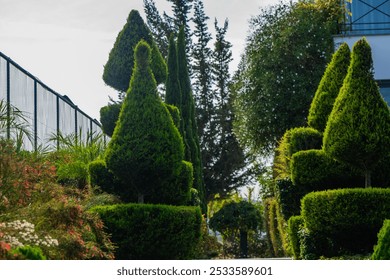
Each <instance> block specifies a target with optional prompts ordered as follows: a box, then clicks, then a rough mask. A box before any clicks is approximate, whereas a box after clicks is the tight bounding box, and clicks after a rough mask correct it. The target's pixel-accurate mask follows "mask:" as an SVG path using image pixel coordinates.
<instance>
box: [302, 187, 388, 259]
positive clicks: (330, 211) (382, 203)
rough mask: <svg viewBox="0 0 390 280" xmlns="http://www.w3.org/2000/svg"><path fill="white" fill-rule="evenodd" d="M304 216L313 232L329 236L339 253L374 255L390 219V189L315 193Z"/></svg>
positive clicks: (306, 200) (307, 199) (308, 199)
mask: <svg viewBox="0 0 390 280" xmlns="http://www.w3.org/2000/svg"><path fill="white" fill-rule="evenodd" d="M301 214H302V217H303V218H304V220H305V226H306V227H307V229H308V230H309V231H310V232H313V233H315V234H317V233H318V234H322V235H326V236H328V237H329V238H330V239H331V240H332V242H333V245H334V247H335V248H339V249H338V252H335V253H340V252H343V251H345V252H350V253H365V252H370V251H371V250H372V248H373V246H374V244H375V242H376V239H377V237H376V235H377V233H378V231H379V229H380V228H381V226H382V224H383V221H384V220H385V219H388V218H389V217H390V189H374V188H365V189H341V190H329V191H322V192H313V193H310V194H308V195H306V196H305V197H304V198H303V199H302V212H301ZM319 253H320V255H322V252H319Z"/></svg>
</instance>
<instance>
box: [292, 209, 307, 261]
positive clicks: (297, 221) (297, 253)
mask: <svg viewBox="0 0 390 280" xmlns="http://www.w3.org/2000/svg"><path fill="white" fill-rule="evenodd" d="M303 222H304V221H303V218H302V217H301V216H292V217H290V219H289V220H288V235H289V239H290V246H291V248H292V253H293V255H294V258H295V259H296V260H299V259H300V258H301V249H300V241H299V231H301V230H302V227H303Z"/></svg>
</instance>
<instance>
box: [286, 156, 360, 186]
mask: <svg viewBox="0 0 390 280" xmlns="http://www.w3.org/2000/svg"><path fill="white" fill-rule="evenodd" d="M291 179H292V181H293V183H294V184H295V185H298V186H304V187H305V188H306V189H307V192H306V193H309V192H311V191H321V190H325V189H336V188H338V189H340V188H347V187H350V186H356V187H363V186H364V178H363V177H362V176H361V175H358V173H357V172H354V171H353V170H351V168H349V167H348V166H346V165H344V164H342V163H339V162H337V161H335V160H333V159H331V158H330V157H328V156H327V155H326V154H325V152H324V151H323V150H308V151H300V152H298V153H295V154H294V155H293V156H292V159H291Z"/></svg>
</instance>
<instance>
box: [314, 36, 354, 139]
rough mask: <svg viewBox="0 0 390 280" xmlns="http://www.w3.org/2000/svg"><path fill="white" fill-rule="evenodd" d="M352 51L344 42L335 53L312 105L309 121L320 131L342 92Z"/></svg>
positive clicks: (322, 129) (323, 128)
mask: <svg viewBox="0 0 390 280" xmlns="http://www.w3.org/2000/svg"><path fill="white" fill-rule="evenodd" d="M350 57H351V51H350V50H349V47H348V44H347V43H344V44H342V45H341V46H340V48H339V49H338V50H337V51H336V52H335V53H334V54H333V57H332V60H331V62H330V63H329V65H328V66H327V68H326V70H325V73H324V75H323V76H322V79H321V82H320V84H319V86H318V89H317V91H316V93H315V95H314V98H313V101H312V103H311V106H310V110H309V116H308V123H309V126H311V127H313V128H315V129H317V130H318V131H321V132H323V131H325V127H326V123H327V121H328V118H329V115H330V113H331V112H332V108H333V104H334V101H335V100H336V97H337V96H338V94H339V92H340V88H341V87H342V85H343V81H344V78H345V76H346V75H347V71H348V66H349V63H350Z"/></svg>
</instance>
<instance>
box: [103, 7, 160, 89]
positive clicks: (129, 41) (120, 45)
mask: <svg viewBox="0 0 390 280" xmlns="http://www.w3.org/2000/svg"><path fill="white" fill-rule="evenodd" d="M141 39H143V40H145V41H146V42H147V43H148V44H149V45H150V46H151V47H152V54H151V56H152V63H151V68H152V70H153V73H154V76H155V79H156V81H157V83H158V84H160V83H164V82H165V80H166V76H167V73H166V72H167V70H166V67H167V66H166V63H165V61H164V59H163V57H162V55H161V53H160V51H159V49H158V47H157V45H156V44H155V43H154V41H153V37H152V35H151V33H150V30H149V29H148V27H147V26H146V24H145V23H144V21H143V19H142V17H141V16H140V14H139V12H138V11H137V10H132V11H131V12H130V14H129V17H128V18H127V22H126V24H125V25H124V27H123V29H122V30H121V31H120V32H119V34H118V36H117V38H116V41H115V44H114V47H113V48H112V50H111V52H110V54H109V57H108V61H107V63H106V65H105V66H104V73H103V80H104V82H105V83H106V84H107V85H109V86H111V87H113V88H114V89H116V90H118V91H120V92H126V91H127V89H128V88H129V81H130V77H131V75H132V71H133V66H134V48H135V46H136V45H137V43H138V42H139V41H140V40H141Z"/></svg>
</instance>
